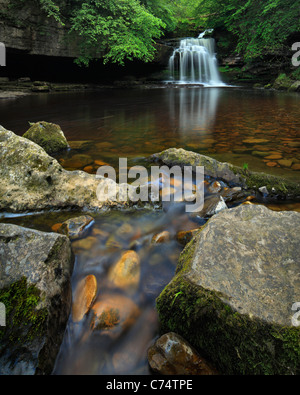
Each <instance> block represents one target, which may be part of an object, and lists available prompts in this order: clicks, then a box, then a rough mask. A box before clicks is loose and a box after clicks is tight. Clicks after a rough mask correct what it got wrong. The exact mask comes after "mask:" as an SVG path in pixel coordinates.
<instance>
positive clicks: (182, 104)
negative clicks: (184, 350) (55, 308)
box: [0, 86, 300, 375]
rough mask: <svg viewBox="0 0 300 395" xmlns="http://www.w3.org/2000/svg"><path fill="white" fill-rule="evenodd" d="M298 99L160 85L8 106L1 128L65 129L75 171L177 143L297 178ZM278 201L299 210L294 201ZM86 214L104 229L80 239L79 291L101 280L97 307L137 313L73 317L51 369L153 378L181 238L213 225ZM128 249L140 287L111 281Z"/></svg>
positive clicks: (57, 216)
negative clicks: (152, 360) (162, 236)
mask: <svg viewBox="0 0 300 395" xmlns="http://www.w3.org/2000/svg"><path fill="white" fill-rule="evenodd" d="M299 104H300V97H299V95H298V94H292V93H282V92H280V93H278V92H274V91H264V90H253V89H247V88H239V87H237V88H227V87H224V88H197V87H180V88H170V87H168V86H162V87H161V88H156V89H139V88H138V89H120V90H119V89H109V88H107V89H104V90H102V91H101V90H99V91H93V92H89V91H87V92H77V93H68V94H46V95H32V96H28V97H24V98H22V99H17V100H12V101H10V100H9V101H7V100H5V101H4V100H3V101H0V112H1V124H2V125H3V126H4V127H5V128H7V129H10V130H12V131H14V132H15V133H17V134H19V135H23V134H24V133H25V132H26V130H27V129H28V128H29V125H28V122H29V121H30V122H37V121H42V120H43V121H47V122H53V123H56V124H59V125H60V126H61V128H62V130H63V131H64V133H65V136H66V138H67V140H68V141H69V143H70V147H71V148H70V150H68V151H67V152H64V153H59V154H57V155H56V156H55V157H56V159H57V160H58V161H59V162H60V163H61V165H62V166H63V167H64V168H66V169H67V170H78V169H80V170H84V171H86V172H89V173H93V174H95V173H96V171H97V168H98V167H100V166H102V165H105V164H108V165H110V166H113V167H114V168H115V169H116V170H117V169H118V163H119V158H120V157H122V158H128V167H131V166H133V165H143V166H144V165H146V164H147V161H146V158H147V157H148V156H149V155H151V154H154V153H156V152H160V151H162V150H164V149H167V148H170V147H176V148H184V149H187V150H191V151H195V152H198V153H201V154H205V155H209V156H212V157H214V158H216V159H218V160H220V161H223V162H225V161H226V162H231V163H233V164H235V165H238V166H245V165H246V166H247V168H249V169H250V170H252V171H263V172H267V173H270V174H274V175H276V176H283V177H285V178H287V179H290V180H294V181H299V174H300V173H299V171H300V116H299V115H300V111H299V108H300V106H299ZM223 187H226V186H224V185H223ZM254 203H255V201H254ZM268 206H269V207H270V208H271V209H273V210H296V211H298V212H300V204H299V203H295V202H279V203H278V204H275V203H272V204H269V205H268ZM81 214H82V213H78V212H76V211H62V212H50V213H35V214H27V215H24V216H13V215H9V214H8V213H6V215H2V217H1V216H0V220H1V222H8V223H15V224H18V225H21V226H26V227H29V228H34V229H38V230H42V231H45V232H52V231H53V230H54V229H55V226H56V225H57V224H60V223H62V222H64V221H65V220H67V219H69V218H73V217H78V216H79V215H81ZM84 214H90V215H91V216H92V217H93V218H94V222H93V223H92V224H91V225H90V226H89V227H88V228H87V229H86V232H85V233H84V235H82V236H81V237H80V238H77V239H75V240H73V241H72V246H73V250H74V253H75V266H74V272H73V276H72V289H73V296H74V298H75V293H76V289H77V287H78V284H79V283H80V281H81V280H82V279H84V278H85V277H86V276H89V275H93V276H95V278H96V280H97V294H96V297H95V301H94V305H96V304H97V303H102V304H103V303H104V304H106V305H107V306H108V309H110V310H113V311H115V310H116V309H119V310H120V311H121V312H122V311H127V312H128V316H129V317H130V322H129V323H127V322H126V320H125V319H124V320H123V317H122V314H121V316H120V317H117V319H116V321H117V325H116V326H112V327H111V326H110V325H106V326H104V327H103V326H102V327H101V328H100V329H99V328H96V326H95V322H94V317H93V314H91V313H88V314H86V315H85V316H84V318H83V319H82V320H81V321H79V322H74V320H73V317H72V313H71V315H70V317H69V322H68V325H67V329H66V332H65V337H64V340H63V344H62V346H61V349H60V352H59V355H58V357H57V360H56V365H55V368H54V371H53V374H55V375H66V374H72V375H73V374H106V375H110V374H136V375H138V374H151V371H150V369H149V366H148V362H147V349H148V347H149V346H150V345H152V344H153V342H154V340H155V339H156V338H157V336H158V334H159V325H158V317H157V313H156V310H155V299H156V298H157V296H158V295H159V294H160V292H161V291H162V290H163V289H164V287H165V286H166V284H167V283H168V282H169V281H170V280H171V279H172V277H173V276H174V274H175V270H176V264H177V261H178V257H179V255H180V252H181V251H182V248H183V246H182V245H181V244H180V243H179V242H178V240H177V239H176V234H177V233H178V232H179V231H189V230H193V229H195V228H197V227H199V226H201V225H203V224H205V222H206V220H207V218H202V219H199V218H197V219H196V220H195V219H191V218H190V217H189V216H188V215H187V214H182V213H178V212H176V213H174V212H173V211H172V207H171V208H170V207H164V209H163V210H144V209H139V210H134V211H132V210H129V211H107V212H102V213H84ZM165 231H168V235H169V237H167V239H166V240H164V242H162V243H161V242H158V243H153V241H152V240H153V236H154V235H155V234H159V233H160V232H165ZM129 250H130V251H135V252H136V254H137V255H138V259H139V267H140V275H139V282H138V284H137V286H136V287H135V288H134V289H133V290H130V291H129V290H128V289H126V288H122V287H117V286H116V285H115V284H113V283H112V282H111V281H110V280H109V272H110V269H111V267H112V266H113V265H114V263H115V262H117V261H118V260H119V259H120V257H121V255H122V254H123V253H124V252H126V251H129ZM116 306H117V307H116Z"/></svg>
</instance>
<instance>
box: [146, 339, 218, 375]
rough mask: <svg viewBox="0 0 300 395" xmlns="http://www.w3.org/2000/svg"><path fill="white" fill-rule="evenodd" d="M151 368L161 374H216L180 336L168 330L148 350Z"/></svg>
mask: <svg viewBox="0 0 300 395" xmlns="http://www.w3.org/2000/svg"><path fill="white" fill-rule="evenodd" d="M148 361H149V364H150V367H151V369H152V370H153V371H154V372H156V373H159V374H162V375H216V374H218V373H217V372H216V370H215V369H214V368H212V367H211V366H209V364H208V363H207V362H206V361H205V360H204V359H203V358H201V357H200V355H199V354H198V353H197V351H196V350H195V349H193V348H192V347H191V346H190V344H189V343H187V342H186V341H185V340H184V339H183V338H182V337H181V336H179V335H177V334H176V333H173V332H170V333H167V334H165V335H163V336H162V337H160V338H159V339H158V340H157V341H156V342H155V344H154V346H152V347H150V349H149V350H148Z"/></svg>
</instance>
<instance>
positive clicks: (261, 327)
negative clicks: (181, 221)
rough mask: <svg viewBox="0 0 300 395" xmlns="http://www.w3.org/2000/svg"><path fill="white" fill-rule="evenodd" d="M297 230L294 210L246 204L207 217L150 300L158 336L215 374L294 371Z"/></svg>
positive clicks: (299, 219)
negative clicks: (188, 347)
mask: <svg viewBox="0 0 300 395" xmlns="http://www.w3.org/2000/svg"><path fill="white" fill-rule="evenodd" d="M299 227H300V214H299V213H297V212H274V211H271V210H269V209H267V208H266V207H264V206H259V205H252V204H250V205H241V206H239V207H237V208H233V209H229V210H224V211H222V212H220V213H218V214H216V215H215V216H214V217H212V219H210V221H209V222H208V223H207V225H206V226H205V227H202V228H201V229H200V231H199V232H198V233H197V234H196V236H195V238H194V239H193V240H192V241H191V242H190V243H189V244H188V245H187V246H186V248H185V250H184V251H183V253H182V255H181V257H180V260H179V265H178V267H177V272H176V276H175V277H174V279H173V280H172V281H171V282H170V283H169V284H168V286H167V287H166V288H165V290H164V291H163V292H162V293H161V295H160V296H159V298H158V300H157V307H158V311H159V315H160V320H161V325H162V328H163V331H165V332H168V331H174V332H176V333H179V334H180V335H181V336H183V337H184V338H185V339H186V340H187V341H188V342H189V343H190V344H192V345H193V346H194V347H195V348H196V349H197V350H201V355H204V356H208V357H209V359H210V360H212V361H213V363H214V364H215V365H216V368H217V369H218V370H219V371H220V372H221V373H225V374H299V373H300V371H299V367H300V349H299V344H300V327H299V326H297V325H295V322H294V321H295V320H293V317H294V314H295V311H293V310H292V308H293V304H294V303H295V302H297V301H299V300H300V279H299V272H300V259H299V243H300V235H299V232H297V231H296V229H299ZM203 352H204V354H203Z"/></svg>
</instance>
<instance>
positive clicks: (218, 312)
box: [156, 236, 300, 375]
mask: <svg viewBox="0 0 300 395" xmlns="http://www.w3.org/2000/svg"><path fill="white" fill-rule="evenodd" d="M197 237H199V236H197ZM197 237H196V238H195V239H193V240H192V241H191V242H190V243H189V244H188V245H187V247H186V248H185V250H184V251H183V252H182V254H181V256H180V260H179V265H178V269H177V272H176V276H175V277H174V279H173V280H172V281H171V283H170V284H169V285H168V286H167V287H166V288H165V289H164V290H163V292H162V293H161V295H160V296H159V297H158V299H157V301H156V302H157V309H158V313H159V318H160V325H161V332H162V333H166V332H169V331H173V332H176V333H178V334H180V335H181V336H183V338H185V339H186V340H187V341H189V343H191V344H192V345H193V346H194V347H195V348H196V349H197V350H198V351H199V353H200V354H201V355H202V356H203V357H205V358H207V359H208V360H210V361H211V362H212V363H213V364H214V365H215V366H216V367H217V369H218V370H219V371H220V372H221V373H224V374H257V375H261V374H282V375H283V374H300V328H299V327H279V326H277V325H274V324H270V323H267V322H264V321H261V320H258V319H252V318H250V317H249V316H248V315H242V314H239V313H238V312H237V311H234V310H233V309H232V308H231V307H230V306H229V305H228V304H226V303H224V302H223V300H222V299H224V296H223V295H221V294H217V293H216V292H213V291H210V290H207V289H204V288H202V287H200V286H197V285H195V284H192V283H191V282H190V281H189V280H188V278H187V276H186V274H187V272H188V271H189V270H190V268H191V261H192V258H193V255H194V251H195V246H196V240H197Z"/></svg>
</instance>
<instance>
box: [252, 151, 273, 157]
mask: <svg viewBox="0 0 300 395" xmlns="http://www.w3.org/2000/svg"><path fill="white" fill-rule="evenodd" d="M252 155H253V156H259V157H261V158H264V157H265V156H267V155H269V152H267V151H252Z"/></svg>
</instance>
